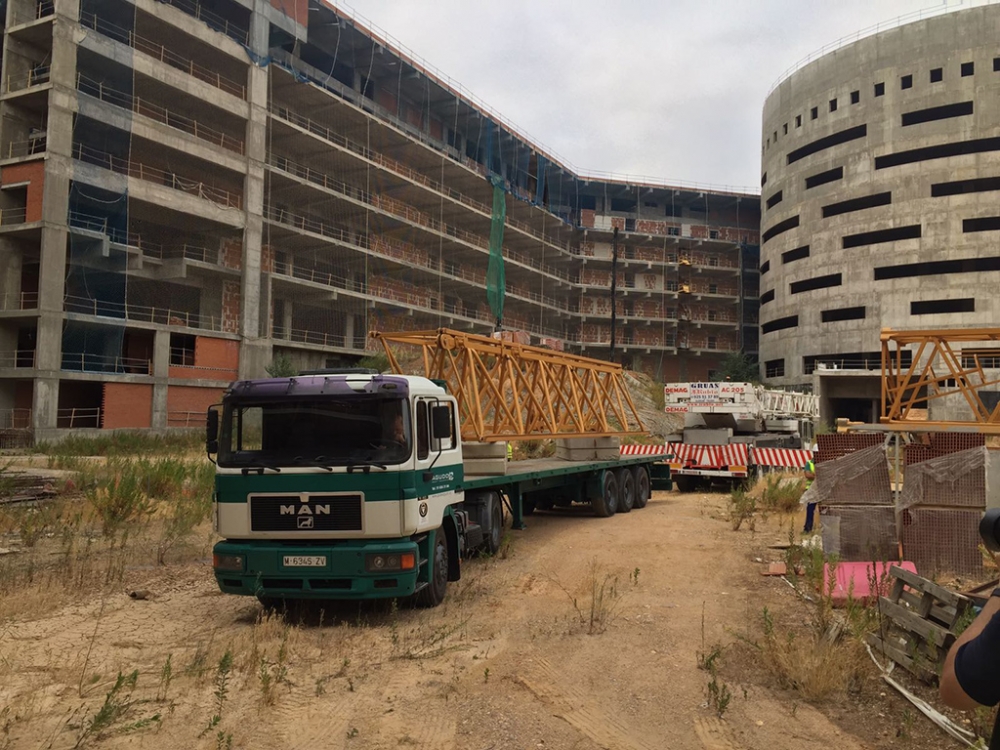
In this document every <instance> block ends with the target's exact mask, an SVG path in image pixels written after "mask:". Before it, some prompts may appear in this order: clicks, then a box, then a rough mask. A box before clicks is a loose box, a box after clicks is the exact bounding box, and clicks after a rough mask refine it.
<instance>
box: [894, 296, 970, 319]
mask: <svg viewBox="0 0 1000 750" xmlns="http://www.w3.org/2000/svg"><path fill="white" fill-rule="evenodd" d="M975 311H976V300H974V299H973V298H971V297H966V298H965V299H929V300H924V301H922V302H911V303H910V315H945V314H948V313H966V312H975Z"/></svg>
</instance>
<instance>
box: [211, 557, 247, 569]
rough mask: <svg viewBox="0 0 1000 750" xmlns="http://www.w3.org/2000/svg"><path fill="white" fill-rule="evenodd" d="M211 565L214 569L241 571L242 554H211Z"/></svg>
mask: <svg viewBox="0 0 1000 750" xmlns="http://www.w3.org/2000/svg"><path fill="white" fill-rule="evenodd" d="M212 567H213V568H215V569H216V570H232V571H237V572H240V573H242V572H243V555H212Z"/></svg>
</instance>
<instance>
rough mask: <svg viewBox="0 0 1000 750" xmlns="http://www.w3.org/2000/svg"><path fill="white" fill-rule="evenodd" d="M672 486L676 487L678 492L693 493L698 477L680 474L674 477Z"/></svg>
mask: <svg viewBox="0 0 1000 750" xmlns="http://www.w3.org/2000/svg"><path fill="white" fill-rule="evenodd" d="M674 484H676V485H677V491H678V492H694V490H695V487H697V486H698V477H692V476H688V475H687V474H681V475H680V476H676V477H674Z"/></svg>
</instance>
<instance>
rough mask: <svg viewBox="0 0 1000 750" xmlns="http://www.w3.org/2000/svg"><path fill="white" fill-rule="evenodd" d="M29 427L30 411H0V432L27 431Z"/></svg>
mask: <svg viewBox="0 0 1000 750" xmlns="http://www.w3.org/2000/svg"><path fill="white" fill-rule="evenodd" d="M30 427H31V409H0V430H27V429H29V428H30Z"/></svg>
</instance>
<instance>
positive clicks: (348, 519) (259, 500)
mask: <svg viewBox="0 0 1000 750" xmlns="http://www.w3.org/2000/svg"><path fill="white" fill-rule="evenodd" d="M361 503H362V500H361V496H360V495H308V494H303V495H251V496H250V530H251V531H291V532H309V531H361Z"/></svg>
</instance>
